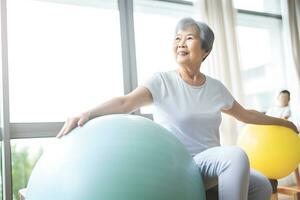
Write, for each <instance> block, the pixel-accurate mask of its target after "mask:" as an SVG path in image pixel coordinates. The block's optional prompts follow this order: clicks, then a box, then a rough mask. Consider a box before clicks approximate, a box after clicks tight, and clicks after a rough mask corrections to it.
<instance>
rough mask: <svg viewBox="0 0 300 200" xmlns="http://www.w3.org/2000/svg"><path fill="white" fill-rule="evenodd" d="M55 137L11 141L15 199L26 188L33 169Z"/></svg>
mask: <svg viewBox="0 0 300 200" xmlns="http://www.w3.org/2000/svg"><path fill="white" fill-rule="evenodd" d="M54 141H55V139H53V138H42V139H16V140H12V141H11V152H12V179H13V182H12V183H13V199H14V200H17V199H19V198H18V191H19V190H20V189H23V188H26V186H27V183H28V180H29V177H30V174H31V171H32V169H33V167H34V166H35V164H36V162H37V160H38V159H39V158H40V156H41V155H42V153H43V151H44V149H45V148H47V146H49V145H51V143H53V142H54Z"/></svg>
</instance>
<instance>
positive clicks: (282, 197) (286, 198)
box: [278, 194, 292, 200]
mask: <svg viewBox="0 0 300 200" xmlns="http://www.w3.org/2000/svg"><path fill="white" fill-rule="evenodd" d="M278 200H292V198H291V197H290V196H286V195H283V194H279V195H278Z"/></svg>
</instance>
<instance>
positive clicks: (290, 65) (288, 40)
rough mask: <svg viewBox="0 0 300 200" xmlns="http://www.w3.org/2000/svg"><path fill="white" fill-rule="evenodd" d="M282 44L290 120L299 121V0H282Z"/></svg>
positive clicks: (297, 123)
mask: <svg viewBox="0 0 300 200" xmlns="http://www.w3.org/2000/svg"><path fill="white" fill-rule="evenodd" d="M281 5H282V22H283V44H284V48H285V63H286V66H285V71H286V74H287V77H288V78H287V84H288V88H289V90H290V91H291V102H290V106H291V111H292V121H293V122H294V123H295V124H296V125H298V128H299V121H300V112H299V111H300V1H299V0H282V1H281Z"/></svg>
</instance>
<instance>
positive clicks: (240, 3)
mask: <svg viewBox="0 0 300 200" xmlns="http://www.w3.org/2000/svg"><path fill="white" fill-rule="evenodd" d="M233 3H234V6H235V8H237V9H243V10H252V11H257V12H263V13H272V14H280V13H281V10H280V9H281V7H280V0H233Z"/></svg>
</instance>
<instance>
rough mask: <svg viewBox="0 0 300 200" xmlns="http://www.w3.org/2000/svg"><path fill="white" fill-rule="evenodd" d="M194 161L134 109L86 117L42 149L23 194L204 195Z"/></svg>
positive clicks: (112, 198)
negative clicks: (114, 113)
mask: <svg viewBox="0 0 300 200" xmlns="http://www.w3.org/2000/svg"><path fill="white" fill-rule="evenodd" d="M204 199H205V192H204V187H203V183H202V179H201V175H200V173H199V170H198V167H197V166H196V164H195V162H194V161H193V158H192V157H191V155H189V153H188V151H187V150H186V148H185V147H184V145H183V144H182V143H180V141H179V140H178V139H177V138H176V137H174V136H173V135H172V134H171V133H169V132H168V131H167V130H166V129H164V128H163V127H161V126H160V125H158V124H156V123H154V122H152V121H151V120H149V119H146V118H143V117H139V116H133V115H109V116H104V117H99V118H96V119H94V120H91V121H89V122H88V123H86V124H85V125H84V126H83V127H79V128H76V129H74V130H73V131H72V133H70V134H69V135H67V136H65V137H63V138H62V139H59V140H57V142H56V143H55V144H54V145H53V146H52V147H50V148H49V149H47V151H45V153H44V154H43V155H42V157H41V158H40V159H39V161H38V162H37V164H36V166H35V168H34V169H33V171H32V174H31V177H30V179H29V182H28V186H27V193H26V200H204Z"/></svg>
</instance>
